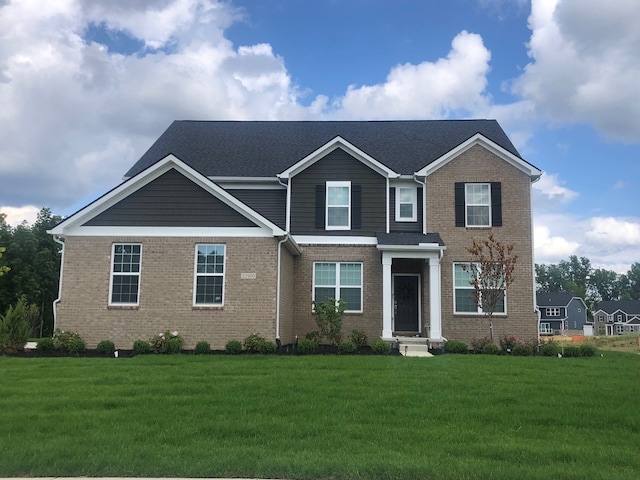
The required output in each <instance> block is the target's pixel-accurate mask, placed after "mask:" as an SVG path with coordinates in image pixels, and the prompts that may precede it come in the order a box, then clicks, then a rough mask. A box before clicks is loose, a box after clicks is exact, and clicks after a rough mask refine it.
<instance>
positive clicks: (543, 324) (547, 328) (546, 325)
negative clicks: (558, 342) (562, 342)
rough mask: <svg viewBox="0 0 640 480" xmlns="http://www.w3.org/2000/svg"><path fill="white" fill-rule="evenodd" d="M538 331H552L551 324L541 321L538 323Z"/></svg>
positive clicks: (542, 332)
mask: <svg viewBox="0 0 640 480" xmlns="http://www.w3.org/2000/svg"><path fill="white" fill-rule="evenodd" d="M540 333H541V334H548V335H549V334H551V333H553V330H551V324H550V323H547V322H541V323H540Z"/></svg>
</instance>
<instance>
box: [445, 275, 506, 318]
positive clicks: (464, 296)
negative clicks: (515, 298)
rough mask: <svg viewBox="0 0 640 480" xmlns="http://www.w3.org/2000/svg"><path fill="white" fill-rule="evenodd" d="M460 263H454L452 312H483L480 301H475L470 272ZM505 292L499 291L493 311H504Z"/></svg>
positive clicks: (499, 312)
mask: <svg viewBox="0 0 640 480" xmlns="http://www.w3.org/2000/svg"><path fill="white" fill-rule="evenodd" d="M462 265H463V264H462V263H454V265H453V277H454V313H484V310H483V308H482V301H481V302H480V304H477V303H476V297H475V289H474V288H473V285H472V284H471V280H472V273H471V272H470V271H469V269H467V270H465V269H464V268H463V267H462ZM505 300H506V299H505V292H504V291H502V292H500V293H499V298H498V301H497V303H496V308H495V311H494V312H493V313H498V314H501V313H506V302H505Z"/></svg>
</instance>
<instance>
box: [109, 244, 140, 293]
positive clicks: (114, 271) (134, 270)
mask: <svg viewBox="0 0 640 480" xmlns="http://www.w3.org/2000/svg"><path fill="white" fill-rule="evenodd" d="M141 259H142V245H140V244H137V243H115V244H113V247H112V252H111V283H110V287H111V291H110V292H109V303H110V304H111V305H137V304H138V301H139V296H140V295H139V293H140V264H141Z"/></svg>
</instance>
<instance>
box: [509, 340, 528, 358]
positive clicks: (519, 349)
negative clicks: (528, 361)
mask: <svg viewBox="0 0 640 480" xmlns="http://www.w3.org/2000/svg"><path fill="white" fill-rule="evenodd" d="M511 354H512V355H514V356H516V357H530V356H531V355H533V350H532V349H531V345H527V344H526V343H519V344H517V345H515V346H514V347H513V350H512V351H511Z"/></svg>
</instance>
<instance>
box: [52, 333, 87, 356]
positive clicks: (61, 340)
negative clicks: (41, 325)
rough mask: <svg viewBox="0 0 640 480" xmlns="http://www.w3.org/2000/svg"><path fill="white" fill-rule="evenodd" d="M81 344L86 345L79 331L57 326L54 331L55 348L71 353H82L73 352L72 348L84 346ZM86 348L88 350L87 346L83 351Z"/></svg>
mask: <svg viewBox="0 0 640 480" xmlns="http://www.w3.org/2000/svg"><path fill="white" fill-rule="evenodd" d="M78 340H79V341H78ZM81 345H84V341H83V340H82V338H80V335H79V334H78V332H72V331H69V330H67V331H63V330H60V329H59V328H56V330H55V331H54V332H53V348H54V349H55V350H58V351H61V352H69V353H80V352H77V351H76V352H72V350H76V349H78V348H82V347H81ZM84 350H86V346H85V348H84V349H83V350H82V351H83V352H84Z"/></svg>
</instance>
